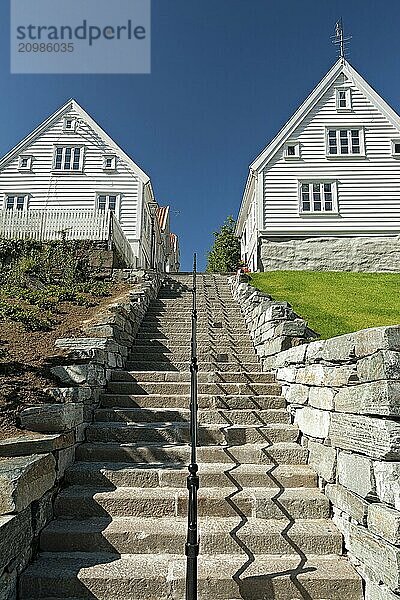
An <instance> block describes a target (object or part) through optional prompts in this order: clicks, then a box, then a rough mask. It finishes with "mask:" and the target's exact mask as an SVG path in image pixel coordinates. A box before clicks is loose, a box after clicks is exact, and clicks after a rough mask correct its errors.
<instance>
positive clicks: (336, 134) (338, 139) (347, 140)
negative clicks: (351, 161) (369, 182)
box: [326, 127, 365, 158]
mask: <svg viewBox="0 0 400 600" xmlns="http://www.w3.org/2000/svg"><path fill="white" fill-rule="evenodd" d="M326 143H327V156H329V157H340V158H342V157H343V156H346V157H349V156H351V157H357V156H365V145H364V130H363V128H362V127H361V128H360V127H357V128H354V129H341V128H338V129H327V139H326Z"/></svg>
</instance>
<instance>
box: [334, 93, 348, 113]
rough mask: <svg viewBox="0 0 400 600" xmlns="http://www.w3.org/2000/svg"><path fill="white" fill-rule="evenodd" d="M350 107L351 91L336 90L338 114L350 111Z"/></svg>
mask: <svg viewBox="0 0 400 600" xmlns="http://www.w3.org/2000/svg"><path fill="white" fill-rule="evenodd" d="M351 108H352V106H351V89H350V88H338V89H337V90H336V110H337V111H338V112H346V111H350V110H351Z"/></svg>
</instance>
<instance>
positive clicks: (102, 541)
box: [40, 516, 342, 555]
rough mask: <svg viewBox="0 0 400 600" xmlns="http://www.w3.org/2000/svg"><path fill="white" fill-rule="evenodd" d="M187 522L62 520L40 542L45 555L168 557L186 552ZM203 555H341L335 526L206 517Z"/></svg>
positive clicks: (179, 519) (317, 522)
mask: <svg viewBox="0 0 400 600" xmlns="http://www.w3.org/2000/svg"><path fill="white" fill-rule="evenodd" d="M186 533H187V519H186V518H183V517H176V518H174V519H173V520H171V518H169V517H160V518H156V517H148V518H146V519H142V518H140V517H116V518H114V519H113V520H112V521H110V520H109V519H107V518H93V519H84V520H67V521H66V520H65V519H59V520H57V521H53V522H52V523H50V525H48V526H47V527H46V528H45V529H44V531H43V532H42V534H41V537H40V549H41V550H42V551H43V552H74V551H79V552H118V553H120V554H168V553H173V552H176V550H177V549H178V548H182V551H183V549H184V547H185V541H186ZM200 539H201V550H202V554H235V553H240V552H241V551H242V548H243V546H245V547H246V549H247V551H248V552H251V553H252V554H255V555H257V554H263V553H264V552H265V549H266V548H268V552H270V553H271V554H278V555H279V554H298V553H299V551H300V552H310V553H315V554H319V555H324V554H340V553H341V550H342V537H341V535H340V533H339V531H338V530H337V529H336V527H335V525H334V524H333V523H332V522H331V521H327V520H324V519H315V520H312V519H309V520H307V519H299V520H297V521H296V522H295V523H293V524H291V525H290V526H288V524H287V522H286V521H285V520H284V519H276V520H275V519H269V520H266V519H257V518H253V517H250V518H249V519H242V518H241V517H240V516H236V517H226V518H221V517H212V518H211V517H203V519H202V520H201V523H200Z"/></svg>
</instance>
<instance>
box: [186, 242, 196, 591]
mask: <svg viewBox="0 0 400 600" xmlns="http://www.w3.org/2000/svg"><path fill="white" fill-rule="evenodd" d="M196 259H197V257H196V254H195V255H194V260H193V306H192V339H191V360H190V373H191V386H190V465H189V467H188V468H189V475H188V478H187V487H188V490H189V502H188V529H187V539H186V548H185V551H186V556H187V564H186V600H197V561H198V555H199V546H200V544H199V533H198V523H197V517H198V506H197V492H198V489H199V475H198V470H199V467H198V464H197V434H198V422H197V410H198V405H197V374H198V370H199V365H198V361H197V282H196V276H197V264H196V263H197V260H196Z"/></svg>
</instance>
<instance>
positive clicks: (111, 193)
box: [95, 191, 122, 219]
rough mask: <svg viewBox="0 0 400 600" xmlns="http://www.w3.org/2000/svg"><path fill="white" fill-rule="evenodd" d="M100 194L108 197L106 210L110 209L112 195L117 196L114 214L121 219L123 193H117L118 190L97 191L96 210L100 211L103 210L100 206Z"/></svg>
mask: <svg viewBox="0 0 400 600" xmlns="http://www.w3.org/2000/svg"><path fill="white" fill-rule="evenodd" d="M100 196H105V197H106V208H105V212H107V211H108V210H110V209H109V198H110V196H115V210H114V211H113V212H114V215H115V216H116V217H117V219H119V215H120V207H121V196H122V194H121V193H117V192H113V191H112V192H110V191H108V192H96V199H95V208H96V211H98V212H103V211H102V210H100V208H99V198H100Z"/></svg>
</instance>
